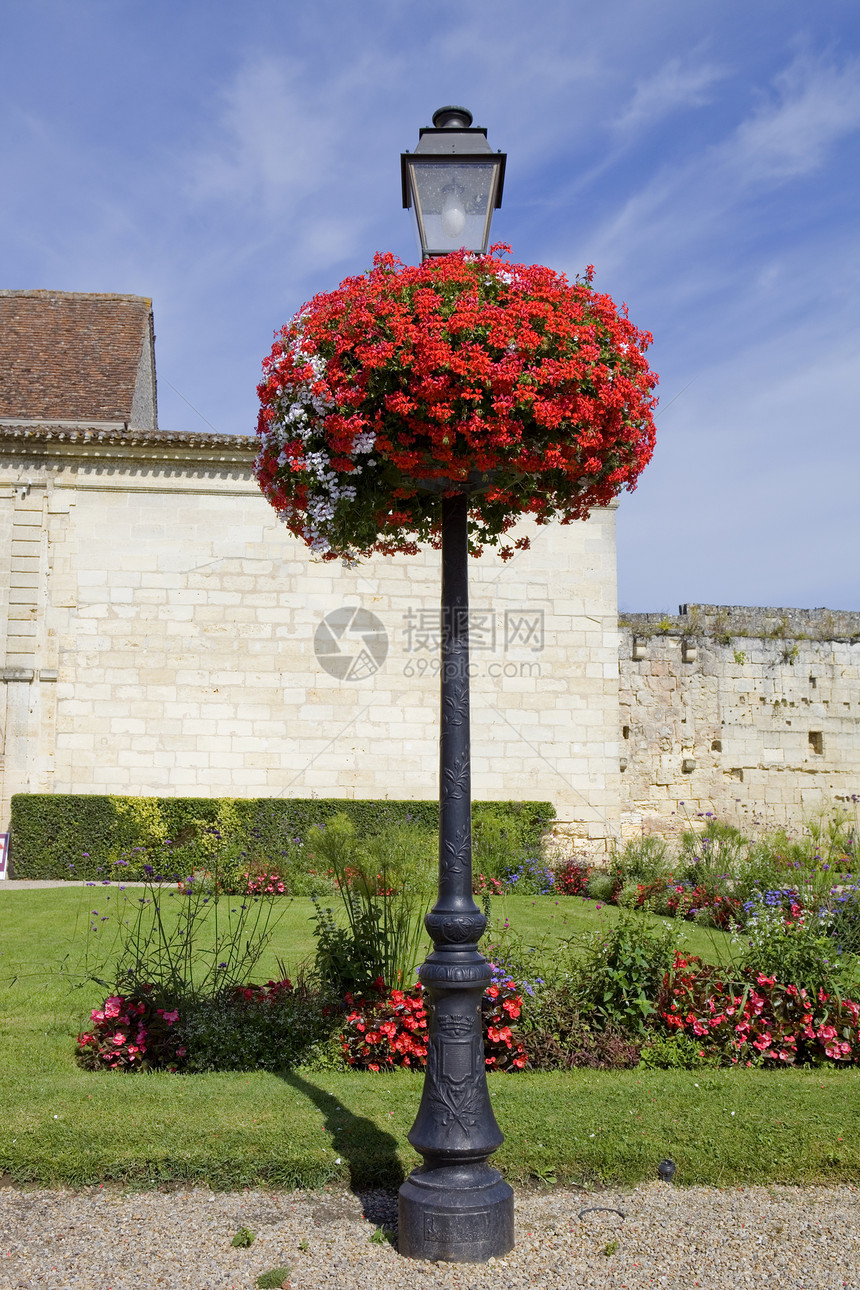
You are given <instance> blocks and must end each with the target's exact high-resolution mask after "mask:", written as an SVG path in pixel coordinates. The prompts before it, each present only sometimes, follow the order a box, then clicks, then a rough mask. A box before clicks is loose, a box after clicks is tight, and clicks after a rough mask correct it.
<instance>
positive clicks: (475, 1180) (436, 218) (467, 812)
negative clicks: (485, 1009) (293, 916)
mask: <svg viewBox="0 0 860 1290" xmlns="http://www.w3.org/2000/svg"><path fill="white" fill-rule="evenodd" d="M401 164H402V174H403V204H404V206H407V207H411V208H412V211H413V213H414V215H415V224H416V230H417V234H418V240H419V245H420V248H421V258H422V260H425V259H427V258H429V257H430V256H434V255H443V254H445V253H446V252H449V251H457V250H459V249H461V248H462V247H466V248H467V249H468V250H470V251H476V252H480V253H483V252H485V251H486V249H487V242H488V240H489V232H490V221H491V219H492V213H493V208H494V207H497V206H499V205H501V200H502V183H503V179H504V167H505V156H504V154H503V153H493V152H491V150H490V148H489V145H488V144H487V139H486V131H485V130H482V129H474V128H473V127H472V115H471V113H470V112H468V111H467V110H466V109H465V108H460V107H445V108H440V109H439V111H438V112H436V113H434V115H433V129H424V130H421V132H420V142H419V144H418V147H417V149H416V150H415V152H414V153H404V154H403V156H402V159H401ZM425 483H426V485H429V486H431V487H432V486H433V485H435V487H436V489H437V490H439V491H441V489H442V488H445V489H447V490H449V491H447V492H446V495H444V496H443V497H442V620H441V650H442V657H441V731H440V744H439V898H438V900H437V902H436V904H435V905H434V907H433V910H432V911H431V912H430V913H429V914H428V915H427V918H426V919H425V923H426V926H427V930H428V932H429V933H430V936H431V938H432V941H433V946H434V948H433V952H432V953H431V954H430V956H429V958H428V959H427V961H426V963H424V965H423V966H422V968H421V971H420V973H419V976H420V979H421V983H422V985H423V986H424V988H425V990H426V991H427V994H428V996H429V1000H430V1008H429V1017H430V1025H429V1031H430V1033H429V1041H428V1051H427V1069H426V1074H425V1079H424V1090H423V1093H422V1097H421V1105H420V1107H419V1110H418V1116H417V1118H416V1121H415V1124H414V1125H413V1126H412V1129H411V1131H410V1133H409V1141H410V1142H411V1144H412V1146H413V1147H414V1148H415V1150H416V1151H418V1152H419V1154H420V1155H421V1156H423V1158H424V1164H423V1165H421V1166H420V1167H419V1168H417V1169H415V1170H414V1171H413V1172H412V1174H411V1175H410V1176H409V1178H408V1179H407V1180H406V1182H405V1183H403V1185H402V1187H401V1188H400V1226H399V1237H398V1247H399V1250H400V1253H401V1254H405V1255H407V1256H408V1257H411V1258H420V1259H443V1260H447V1261H451V1262H480V1261H483V1260H485V1259H489V1258H491V1257H497V1256H500V1255H502V1254H505V1253H507V1252H508V1251H509V1250H510V1249H511V1248H512V1247H513V1244H514V1199H513V1192H512V1190H511V1188H510V1187H509V1186H508V1184H507V1183H506V1182H505V1181H504V1179H503V1178H502V1176H501V1174H500V1173H499V1171H498V1170H497V1169H494V1168H492V1166H490V1165H489V1164H488V1163H487V1161H488V1157H489V1156H490V1155H491V1153H492V1152H493V1151H495V1150H496V1149H497V1148H498V1147H500V1146H501V1144H502V1141H503V1138H502V1134H501V1132H500V1130H499V1126H498V1125H497V1123H496V1118H495V1116H494V1115H493V1109H492V1106H491V1105H490V1097H489V1092H488V1089H487V1075H486V1066H485V1064H484V1042H483V1031H482V1024H481V1000H482V998H483V995H484V991H485V989H486V988H487V987H488V986H489V984H490V968H489V964H488V963H487V960H486V959H485V958H484V957H483V955H482V954H481V953H480V952H479V950H478V945H477V943H478V940H479V939H480V937H481V935H482V934H483V932H484V929H485V927H486V919H485V918H484V915H483V914H482V913H481V911H480V910H479V909H478V907H477V905H476V904H475V902H474V900H473V898H472V819H471V775H470V746H469V592H468V565H467V560H468V551H467V519H468V507H469V493H470V492H474V491H476V490H477V489H479V488H480V486H481V484H480V482H478V481H474V482H470V483H469V484H464V485H462V486H460V488H461V491H459V492H458V493H452V492H450V489H451V487H452V485H451V484H450V482H446V481H442V480H433V481H425Z"/></svg>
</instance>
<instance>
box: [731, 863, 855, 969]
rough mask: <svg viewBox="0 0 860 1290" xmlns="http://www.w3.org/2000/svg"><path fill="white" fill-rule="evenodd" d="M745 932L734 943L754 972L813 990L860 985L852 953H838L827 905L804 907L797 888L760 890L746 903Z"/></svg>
mask: <svg viewBox="0 0 860 1290" xmlns="http://www.w3.org/2000/svg"><path fill="white" fill-rule="evenodd" d="M745 913H746V916H747V921H746V926H745V928H744V929H743V931H740V930H738V931H736V933H735V937H734V944H735V948H736V952H737V955H738V959H739V962H740V964H741V966H743V967H745V968H748V969H749V971H750V972H751V973H753V974H755V975H759V974H762V975H764V976H773V977H775V978H776V979H777V980H778V981H790V982H791V983H792V984H793V985H798V986H803V987H804V988H805V989H807V990H809V991H810V992H811V993H812V994H817V992H818V991H819V990H825V991H826V992H828V993H850V992H853V991H856V990H857V989H858V987H860V964H858V960H857V957H856V956H855V955H854V954H851V953H845V952H843V953H839V951H838V950H837V947H836V944H835V943H834V940H833V938H832V936H831V935H830V934H829V933H830V932H831V926H832V919H831V914H830V911H829V910H828V909H827V908H826V907H825V908H822V909H819V910H817V911H816V910H804V909H803V907H802V906H801V905H800V903H799V902H798V896H797V892H796V890H794V889H783V890H780V891H767V892H764V893H761V892H757V893H756V894H755V896H754V898H753V899H752V900H750V901H748V902H747V904H746V906H745Z"/></svg>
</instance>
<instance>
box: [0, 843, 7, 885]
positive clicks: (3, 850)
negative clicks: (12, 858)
mask: <svg viewBox="0 0 860 1290" xmlns="http://www.w3.org/2000/svg"><path fill="white" fill-rule="evenodd" d="M8 876H9V834H8V833H0V879H3V878H8Z"/></svg>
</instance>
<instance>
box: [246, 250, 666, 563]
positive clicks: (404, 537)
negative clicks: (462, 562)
mask: <svg viewBox="0 0 860 1290" xmlns="http://www.w3.org/2000/svg"><path fill="white" fill-rule="evenodd" d="M501 250H507V248H500V247H497V248H494V250H493V253H491V254H489V255H483V256H479V255H473V254H470V253H467V252H459V253H456V254H452V255H446V256H439V257H435V258H433V259H429V260H426V261H425V262H424V263H423V264H420V265H415V266H412V265H403V264H401V263H400V261H398V260H396V259H395V258H394V256H392V255H377V256H376V258H375V260H374V266H373V268H372V269H370V270H369V271H368V272H367V273H365V274H364V275H362V276H361V277H354V278H347V279H346V280H345V281H344V282H342V283H341V285H340V286H339V287H338V288H336V290H334V291H331V292H326V293H324V294H321V295H318V296H315V297H314V299H313V300H312V301H311V302H310V303H309V304H307V305H305V306H304V307H303V308H302V309H301V310H300V311H299V312H298V314H296V316H295V317H294V318H293V319H292V320H291V321H290V322H289V323H287V324H286V326H285V327H284V328H283V329H282V330H281V331H280V332H279V333H277V335H276V340H275V344H274V347H273V349H272V352H271V354H270V355H269V357H268V358H267V359H266V361H265V363H264V365H263V381H262V383H261V384H260V386H259V387H258V393H259V395H260V401H261V405H262V407H261V411H260V417H259V422H258V427H257V429H258V434H259V435H260V440H261V444H260V451H259V454H258V456H257V459H256V463H255V472H256V475H257V479H258V481H259V483H260V486H261V488H262V490H263V492H264V493H265V495H266V497H267V498H268V500H269V501H270V502H271V503H272V505H273V506H274V507H275V509H276V510H277V511H278V512H279V514H280V516H281V518H282V519H283V520H284V522H285V523H286V525H287V527H288V528H289V529H290V531H291V532H293V533H295V534H296V535H297V536H298V537H301V538H302V539H303V540H304V541H305V542H307V544H308V545H309V546H310V547H311V549H312V550H313V551H315V552H317V553H319V554H321V555H323V556H324V557H326V558H329V559H333V558H335V557H337V556H350V555H356V554H364V555H366V554H369V553H370V552H380V553H383V554H391V553H394V552H397V551H400V552H406V553H410V554H414V553H415V552H416V550H417V543H418V542H419V541H428V540H429V541H433V540H434V538H435V537H436V535H437V534H438V530H439V525H440V513H441V508H440V506H439V496H440V492H441V491H456V485H458V484H460V485H465V484H468V485H470V487H471V488H475V487H478V488H479V489H480V490H481V491H477V492H472V495H471V498H470V506H469V517H470V544H471V549H472V551H473V553H475V554H479V553H480V549H481V547H482V545H484V544H491V545H498V544H499V541H500V539H501V537H502V535H503V534H504V533H506V532H507V531H508V530H509V529H510V528H511V527H512V526H513V524H514V523H515V522H516V519H517V517H518V516H519V515H521V514H530V515H532V516H533V517H534V518H535V519H536V520H537V522H538V523H539V524H545V523H548V522H549V521H550V520H551V519H553V518H554V517H558V518H560V519H561V521H562V523H569V522H571V521H572V520H575V519H582V518H585V517H586V516H587V515H588V513H589V511H590V510H591V508H592V507H594V506H599V505H605V504H606V503H608V502H609V501H611V500H612V498H613V497H615V496H616V495H617V494H618V493H619V492H620V491H621V490H622V489H623V488H627V489H632V488H633V487H634V486H635V483H636V480H637V478H638V476H639V474H640V472H641V470H642V469H643V467H644V466H645V464H646V463H647V462H648V461H649V459H650V457H651V454H652V451H653V447H654V424H653V419H652V409H653V407H654V405H655V402H656V400H655V399H654V397H653V390H654V387H655V385H656V383H657V378H656V375H655V374H654V373H653V372H652V371H651V370H650V368H649V367H648V364H647V362H646V360H645V358H644V350H645V349H646V348H647V347H648V345H649V344H650V342H651V337H650V335H649V334H648V333H647V332H642V331H639V330H638V329H637V328H636V327H634V326H633V324H632V323H631V322H629V321H628V319H627V316H626V309H624V308H622V309H621V310H620V311H619V309H618V308H617V307H616V305H615V304H614V302H613V301H612V300H611V299H610V297H609V296H607V295H602V294H600V293H598V292H596V291H594V289H593V287H592V273H593V271H592V269H591V268H590V267H589V269H588V271H587V273H586V276H585V278H583V279H577V280H576V281H575V282H573V283H570V282H568V281H567V279H566V278H565V277H564V276H563V275H562V274H558V273H555V272H553V270H551V269H547V268H544V267H542V266H540V265H531V266H528V265H522V264H509V263H507V262H505V261H504V260H503V259H502V258H501V257H500V254H499V252H500V251H501ZM433 481H436V484H435V489H434V484H433ZM446 483H447V484H448V489H447V490H446V488H445V485H446ZM527 542H528V540H527V538H520V539H518V541H517V543H516V545H518V546H526V545H527ZM510 553H511V548H510V547H503V548H502V551H501V554H502V555H503V556H507V555H510Z"/></svg>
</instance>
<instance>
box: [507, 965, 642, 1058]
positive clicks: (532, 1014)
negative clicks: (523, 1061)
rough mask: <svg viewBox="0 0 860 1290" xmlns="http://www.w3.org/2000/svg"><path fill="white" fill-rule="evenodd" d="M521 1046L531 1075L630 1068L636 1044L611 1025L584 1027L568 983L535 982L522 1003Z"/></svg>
mask: <svg viewBox="0 0 860 1290" xmlns="http://www.w3.org/2000/svg"><path fill="white" fill-rule="evenodd" d="M520 1029H521V1035H522V1041H523V1044H524V1046H525V1048H526V1049H527V1050H528V1055H529V1067H530V1068H531V1069H532V1070H566V1069H569V1068H572V1067H575V1066H586V1067H590V1068H591V1069H592V1070H608V1069H611V1068H624V1067H630V1066H635V1065H636V1064H637V1062H638V1060H639V1042H638V1041H637V1040H636V1039H635V1038H632V1037H631V1036H630V1035H629V1034H626V1033H625V1032H624V1031H623V1030H621V1029H620V1028H619V1027H617V1026H614V1025H608V1026H604V1025H599V1026H592V1025H590V1024H589V1023H588V1022H587V1021H586V1020H585V1019H584V1018H583V1015H582V1001H581V997H580V994H579V992H578V991H577V989H576V987H575V985H574V984H573V983H572V982H571V981H558V982H554V983H552V984H546V983H541V985H540V987H539V988H538V989H536V990H535V991H534V993H533V994H532V995H531V996H529V997H528V998H527V999H526V1000H525V1001H524V1008H523V1018H522V1021H521V1023H520Z"/></svg>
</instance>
